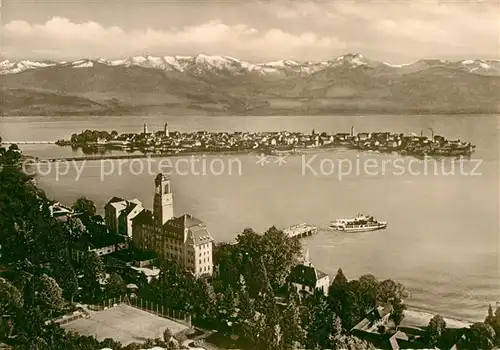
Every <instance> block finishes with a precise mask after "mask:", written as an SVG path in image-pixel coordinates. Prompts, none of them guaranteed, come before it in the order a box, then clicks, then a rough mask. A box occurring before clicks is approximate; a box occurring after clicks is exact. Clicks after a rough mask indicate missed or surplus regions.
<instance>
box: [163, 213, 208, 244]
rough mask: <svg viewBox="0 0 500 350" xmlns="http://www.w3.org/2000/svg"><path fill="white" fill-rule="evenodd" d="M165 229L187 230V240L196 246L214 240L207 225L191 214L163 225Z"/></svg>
mask: <svg viewBox="0 0 500 350" xmlns="http://www.w3.org/2000/svg"><path fill="white" fill-rule="evenodd" d="M163 229H164V230H166V231H179V230H181V231H185V230H187V237H186V240H187V241H189V243H191V244H195V245H198V244H204V243H210V242H213V240H214V238H213V237H212V235H211V234H210V232H208V230H207V227H206V226H205V223H204V222H203V221H202V220H200V219H197V218H195V217H194V216H192V215H190V214H184V215H181V216H179V217H176V218H173V219H170V220H168V221H167V222H166V223H165V225H163Z"/></svg>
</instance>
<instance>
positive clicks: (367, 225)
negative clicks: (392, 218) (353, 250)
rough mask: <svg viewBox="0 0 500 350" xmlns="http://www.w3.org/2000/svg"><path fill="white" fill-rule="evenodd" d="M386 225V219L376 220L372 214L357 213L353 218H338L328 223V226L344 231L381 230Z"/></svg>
mask: <svg viewBox="0 0 500 350" xmlns="http://www.w3.org/2000/svg"><path fill="white" fill-rule="evenodd" d="M386 227H387V222H386V221H377V220H375V219H374V218H373V216H366V215H363V214H358V215H357V216H356V217H355V218H353V219H338V220H335V221H332V222H331V223H330V228H331V229H332V230H336V231H345V232H366V231H375V230H382V229H385V228H386Z"/></svg>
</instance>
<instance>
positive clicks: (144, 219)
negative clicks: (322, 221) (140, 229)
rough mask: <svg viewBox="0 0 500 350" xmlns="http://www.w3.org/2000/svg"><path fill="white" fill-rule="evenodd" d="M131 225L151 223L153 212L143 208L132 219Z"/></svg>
mask: <svg viewBox="0 0 500 350" xmlns="http://www.w3.org/2000/svg"><path fill="white" fill-rule="evenodd" d="M132 225H153V213H152V212H151V211H150V210H146V209H145V210H143V211H141V212H140V213H139V214H137V215H136V216H135V217H134V218H133V219H132Z"/></svg>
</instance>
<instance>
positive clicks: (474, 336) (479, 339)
mask: <svg viewBox="0 0 500 350" xmlns="http://www.w3.org/2000/svg"><path fill="white" fill-rule="evenodd" d="M495 336H496V335H495V331H494V330H493V327H491V326H490V325H488V324H486V323H482V322H476V323H474V324H473V325H472V326H470V328H469V329H468V330H467V331H466V332H465V341H464V344H463V346H462V348H465V349H482V350H490V349H492V348H493V346H494V340H495Z"/></svg>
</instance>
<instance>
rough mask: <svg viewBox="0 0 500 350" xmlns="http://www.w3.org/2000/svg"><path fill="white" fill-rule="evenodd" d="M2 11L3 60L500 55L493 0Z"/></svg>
mask: <svg viewBox="0 0 500 350" xmlns="http://www.w3.org/2000/svg"><path fill="white" fill-rule="evenodd" d="M0 1H2V0H0ZM1 12H2V13H1V28H2V30H1V34H2V36H1V39H2V41H1V51H0V53H1V57H2V58H3V59H11V60H16V59H32V60H42V59H44V60H45V59H46V60H75V59H80V58H92V59H96V58H101V57H102V58H106V59H119V58H124V57H129V56H136V55H144V54H146V55H153V56H158V55H160V56H173V55H196V54H199V53H203V54H207V55H221V56H232V57H237V58H239V59H242V60H245V61H249V62H253V63H260V62H268V61H274V60H281V59H291V60H297V61H306V60H311V61H323V60H329V59H332V58H334V57H337V56H339V55H342V54H346V53H361V54H363V55H364V56H366V57H369V58H371V59H375V60H381V61H386V62H390V63H408V62H413V61H415V60H417V59H421V58H438V59H451V60H458V59H476V58H477V59H498V58H500V0H483V1H478V0H476V1H473V0H470V1H468V0H455V1H439V0H408V1H405V0H364V1H358V0H322V1H315V0H309V1H306V0H289V1H273V0H267V1H252V0H197V1H192V0H182V1H180V0H178V1H172V0H143V1H140V0H100V1H99V0H50V1H48V0H3V2H2V7H1Z"/></svg>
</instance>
